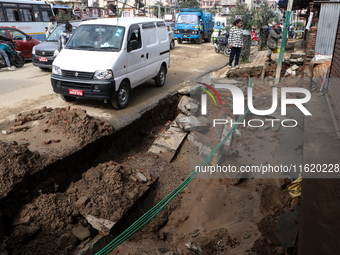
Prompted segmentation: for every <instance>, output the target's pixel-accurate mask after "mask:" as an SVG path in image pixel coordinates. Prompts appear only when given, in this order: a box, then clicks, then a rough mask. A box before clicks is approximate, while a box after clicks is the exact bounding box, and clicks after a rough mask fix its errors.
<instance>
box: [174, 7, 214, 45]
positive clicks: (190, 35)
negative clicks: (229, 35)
mask: <svg viewBox="0 0 340 255" xmlns="http://www.w3.org/2000/svg"><path fill="white" fill-rule="evenodd" d="M213 27H214V20H213V18H212V16H211V14H210V13H204V12H203V10H202V9H198V8H182V9H181V12H180V13H179V14H178V16H177V20H176V24H175V31H174V32H175V37H176V38H177V41H178V43H182V41H190V40H195V41H196V42H197V43H198V44H200V43H201V42H202V40H204V41H207V42H210V40H211V33H212V30H213Z"/></svg>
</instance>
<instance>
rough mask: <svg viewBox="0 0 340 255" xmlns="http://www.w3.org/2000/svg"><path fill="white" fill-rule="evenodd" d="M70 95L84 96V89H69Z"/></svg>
mask: <svg viewBox="0 0 340 255" xmlns="http://www.w3.org/2000/svg"><path fill="white" fill-rule="evenodd" d="M68 93H69V94H70V95H75V96H83V91H82V90H79V89H68Z"/></svg>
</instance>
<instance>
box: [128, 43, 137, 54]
mask: <svg viewBox="0 0 340 255" xmlns="http://www.w3.org/2000/svg"><path fill="white" fill-rule="evenodd" d="M136 49H138V42H137V40H131V41H130V47H129V48H128V51H129V52H130V51H133V50H136Z"/></svg>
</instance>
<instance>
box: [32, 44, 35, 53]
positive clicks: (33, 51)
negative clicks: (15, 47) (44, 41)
mask: <svg viewBox="0 0 340 255" xmlns="http://www.w3.org/2000/svg"><path fill="white" fill-rule="evenodd" d="M32 54H34V55H35V46H34V47H33V48H32Z"/></svg>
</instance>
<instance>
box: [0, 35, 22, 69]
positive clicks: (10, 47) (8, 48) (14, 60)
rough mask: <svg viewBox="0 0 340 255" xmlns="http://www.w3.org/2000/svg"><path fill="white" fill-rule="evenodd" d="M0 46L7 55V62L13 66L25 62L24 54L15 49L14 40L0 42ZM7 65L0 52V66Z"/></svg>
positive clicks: (19, 65)
mask: <svg viewBox="0 0 340 255" xmlns="http://www.w3.org/2000/svg"><path fill="white" fill-rule="evenodd" d="M0 47H1V48H2V49H3V50H4V51H5V53H6V54H7V56H8V59H9V62H10V63H11V65H13V66H15V67H22V66H23V65H24V64H25V56H24V54H23V53H22V52H21V51H17V50H16V45H15V42H14V41H11V42H6V43H1V44H0ZM1 67H7V64H6V61H5V59H4V57H3V56H2V55H1V54H0V68H1Z"/></svg>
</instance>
